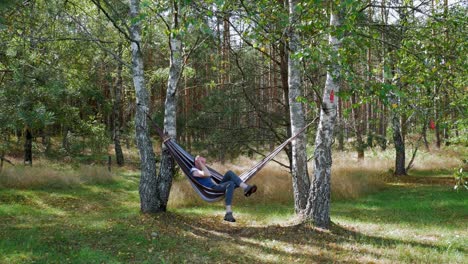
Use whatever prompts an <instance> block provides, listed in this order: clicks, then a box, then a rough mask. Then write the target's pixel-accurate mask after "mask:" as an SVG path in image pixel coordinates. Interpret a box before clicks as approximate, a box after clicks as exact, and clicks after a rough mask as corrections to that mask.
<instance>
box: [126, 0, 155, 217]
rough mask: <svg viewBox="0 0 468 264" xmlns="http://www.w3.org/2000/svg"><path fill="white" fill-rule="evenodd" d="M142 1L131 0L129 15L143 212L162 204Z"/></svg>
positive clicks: (150, 211) (149, 211)
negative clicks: (152, 131) (150, 121)
mask: <svg viewBox="0 0 468 264" xmlns="http://www.w3.org/2000/svg"><path fill="white" fill-rule="evenodd" d="M139 6H140V1H139V0H130V16H131V18H132V20H136V21H135V22H133V23H132V25H131V27H130V36H131V38H132V43H131V51H132V71H133V84H134V86H135V94H136V103H137V107H136V114H135V132H136V141H137V146H138V150H139V152H140V160H141V165H140V166H141V177H140V187H139V192H140V203H141V204H140V208H141V211H142V212H143V213H156V212H158V211H159V208H160V204H161V202H160V200H159V199H158V196H157V192H156V191H157V189H156V187H157V186H156V183H157V182H156V159H155V156H154V152H153V144H152V143H151V139H150V135H149V131H148V122H147V121H148V119H147V116H146V114H147V113H148V111H149V107H148V104H149V97H148V91H147V90H146V87H145V86H146V85H145V76H144V68H143V56H142V51H141V46H140V41H141V35H140V31H141V29H140V22H139V20H138V19H139V18H138V16H139V13H140V7H139Z"/></svg>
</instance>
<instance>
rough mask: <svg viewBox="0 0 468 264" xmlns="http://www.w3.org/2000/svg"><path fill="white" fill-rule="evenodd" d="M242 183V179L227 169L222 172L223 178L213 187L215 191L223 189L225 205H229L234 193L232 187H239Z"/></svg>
mask: <svg viewBox="0 0 468 264" xmlns="http://www.w3.org/2000/svg"><path fill="white" fill-rule="evenodd" d="M241 183H242V180H241V179H240V178H239V176H237V175H236V174H235V173H234V172H232V171H228V172H226V174H224V177H223V179H222V180H221V182H220V183H219V184H216V185H215V186H214V187H212V188H213V189H215V190H217V191H225V192H226V196H225V199H226V205H231V203H232V196H233V195H234V189H235V188H237V187H239V186H240V184H241Z"/></svg>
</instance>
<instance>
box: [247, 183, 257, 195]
mask: <svg viewBox="0 0 468 264" xmlns="http://www.w3.org/2000/svg"><path fill="white" fill-rule="evenodd" d="M256 191H257V185H249V187H247V188H246V189H245V191H244V195H245V196H247V197H249V196H250V195H251V194H252V193H254V192H256Z"/></svg>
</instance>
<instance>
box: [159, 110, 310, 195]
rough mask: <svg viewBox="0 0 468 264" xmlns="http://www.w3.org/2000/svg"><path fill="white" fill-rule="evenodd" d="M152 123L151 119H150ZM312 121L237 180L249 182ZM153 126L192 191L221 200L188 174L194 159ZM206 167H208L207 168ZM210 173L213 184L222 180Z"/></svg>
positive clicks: (211, 190)
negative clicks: (190, 185) (185, 177)
mask: <svg viewBox="0 0 468 264" xmlns="http://www.w3.org/2000/svg"><path fill="white" fill-rule="evenodd" d="M150 120H151V121H153V120H152V119H150ZM314 121H315V120H314ZM314 121H312V122H310V123H309V124H307V125H306V126H305V127H304V128H302V129H301V130H300V131H299V132H297V133H296V134H295V135H293V136H292V137H290V138H288V139H287V140H286V141H284V142H283V143H282V144H281V145H279V146H278V147H276V148H275V149H274V150H273V151H272V152H271V153H270V154H268V155H267V156H265V157H264V158H263V159H262V160H261V161H260V162H258V163H257V164H255V166H253V167H252V168H251V169H249V170H248V171H246V172H244V173H242V174H241V175H239V178H241V180H242V181H243V182H247V181H248V180H250V179H251V178H252V177H253V176H254V175H255V174H256V173H257V172H258V171H259V170H260V169H262V168H263V167H264V166H265V165H266V164H267V163H268V162H269V161H270V160H272V159H273V158H274V157H275V156H276V155H278V153H280V152H281V150H283V148H284V147H285V146H286V145H287V144H289V142H291V141H292V140H293V139H295V138H296V137H297V136H298V135H299V134H301V133H302V132H303V131H304V130H305V129H306V128H307V127H309V126H310V125H311V124H312V123H313V122H314ZM152 123H153V126H154V127H155V129H156V131H157V132H158V134H159V136H160V137H161V138H162V139H163V140H164V145H165V146H166V147H167V149H168V150H169V153H170V154H171V156H172V157H173V158H174V160H175V161H176V162H177V164H178V165H179V167H180V168H181V169H182V171H183V172H184V174H185V175H186V176H187V178H188V179H189V181H190V184H192V187H193V189H194V190H195V191H196V192H197V193H198V195H200V197H201V198H202V199H203V200H205V201H207V202H215V201H218V200H219V199H221V198H222V197H223V196H224V192H223V191H216V190H214V189H211V188H208V187H206V186H204V185H202V184H200V183H199V182H198V181H197V180H196V179H195V177H194V176H192V174H191V173H190V170H191V169H192V168H194V167H195V161H194V157H193V156H192V155H191V154H190V153H188V152H187V151H186V150H184V149H183V148H182V147H181V146H179V144H177V143H176V142H175V141H174V140H173V139H172V138H170V137H168V136H167V135H165V134H164V133H163V131H162V129H161V128H160V127H159V126H158V125H156V123H154V122H152ZM207 167H208V166H207ZM208 169H209V170H210V172H211V178H212V180H213V181H214V182H215V183H219V182H220V181H221V180H222V179H223V175H222V174H220V173H219V172H217V171H215V170H214V169H212V168H210V167H208Z"/></svg>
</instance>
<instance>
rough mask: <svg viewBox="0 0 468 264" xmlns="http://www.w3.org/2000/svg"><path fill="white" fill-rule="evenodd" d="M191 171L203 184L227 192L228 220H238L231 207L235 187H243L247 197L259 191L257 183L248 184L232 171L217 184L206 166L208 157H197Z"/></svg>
mask: <svg viewBox="0 0 468 264" xmlns="http://www.w3.org/2000/svg"><path fill="white" fill-rule="evenodd" d="M190 173H191V174H192V176H194V177H195V179H196V180H197V181H198V182H199V183H200V184H202V185H203V186H205V187H208V188H211V189H214V190H216V191H224V192H225V203H226V215H225V216H224V220H225V221H228V222H235V221H236V219H235V218H234V216H233V215H232V208H231V204H232V196H233V194H234V189H235V188H237V187H241V188H242V189H243V190H244V195H245V196H247V197H248V196H250V195H251V194H253V193H254V192H256V191H257V186H256V185H248V184H246V183H245V182H243V181H242V180H241V179H240V178H239V176H237V175H236V174H235V173H234V172H232V171H228V172H226V174H224V177H223V179H222V180H221V182H220V183H219V184H216V183H215V182H214V181H213V180H212V179H211V173H210V171H209V170H208V168H207V167H206V159H205V158H203V157H200V156H196V157H195V167H194V168H192V169H191V170H190Z"/></svg>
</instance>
